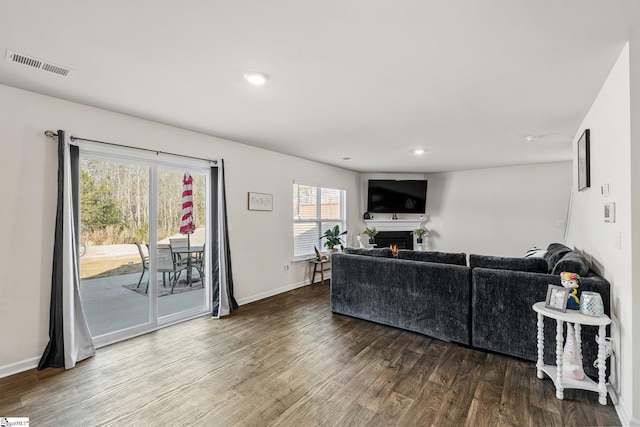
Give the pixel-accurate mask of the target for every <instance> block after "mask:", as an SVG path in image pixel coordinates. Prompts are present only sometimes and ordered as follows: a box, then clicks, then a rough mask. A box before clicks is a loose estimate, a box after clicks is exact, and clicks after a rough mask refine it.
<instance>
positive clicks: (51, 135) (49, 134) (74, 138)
mask: <svg viewBox="0 0 640 427" xmlns="http://www.w3.org/2000/svg"><path fill="white" fill-rule="evenodd" d="M44 134H45V135H46V136H47V137H49V138H57V137H58V134H57V133H56V132H54V131H51V130H46V131H45V132H44ZM69 139H70V140H71V141H87V142H96V143H98V144H106V145H111V146H113V147H121V148H129V149H133V150H140V151H147V152H149V153H156V155H158V154H168V155H170V156H178V157H186V158H188V159H195V160H204V161H206V162H213V163H215V164H216V165H217V164H218V161H217V160H211V159H204V158H202V157H195V156H186V155H184V154H175V153H168V152H166V151H158V150H150V149H148V148H138V147H129V146H127V145H122V144H115V143H113V142H105V141H97V140H95V139H87V138H79V137H77V136H73V135H71V136H70V137H69Z"/></svg>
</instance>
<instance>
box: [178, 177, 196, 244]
mask: <svg viewBox="0 0 640 427" xmlns="http://www.w3.org/2000/svg"><path fill="white" fill-rule="evenodd" d="M192 184H193V178H192V177H191V174H189V172H185V174H184V179H183V180H182V220H181V221H180V234H191V233H193V232H194V230H195V229H196V226H195V223H194V222H193V192H192Z"/></svg>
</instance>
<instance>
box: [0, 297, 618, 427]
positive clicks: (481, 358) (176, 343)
mask: <svg viewBox="0 0 640 427" xmlns="http://www.w3.org/2000/svg"><path fill="white" fill-rule="evenodd" d="M328 290H329V288H328V286H327V285H324V286H323V285H313V286H307V287H304V288H301V289H297V290H294V291H291V292H288V293H285V294H281V295H278V296H275V297H272V298H269V299H266V300H262V301H258V302H255V303H252V304H248V305H245V306H242V307H241V308H240V310H238V311H236V312H235V313H234V314H233V315H232V316H229V317H227V318H224V319H222V320H213V319H211V318H208V317H203V318H199V319H196V320H192V321H189V322H185V323H182V324H179V325H175V326H172V327H169V328H166V329H163V330H160V331H157V332H154V333H151V334H148V335H145V336H142V337H139V338H135V339H132V340H129V341H125V342H121V343H118V344H115V345H112V346H109V347H105V348H102V349H100V350H98V353H97V355H96V356H95V357H93V358H91V359H89V360H87V361H84V362H81V363H80V364H79V365H78V366H77V367H76V368H75V369H72V370H69V371H66V372H65V371H63V370H61V369H46V370H44V371H40V372H38V371H36V370H32V371H28V372H24V373H21V374H18V375H13V376H11V377H7V378H4V379H0V416H14V417H29V418H30V422H31V425H32V426H54V425H55V426H83V427H84V426H97V425H113V426H116V425H117V426H123V425H124V426H228V425H234V426H235V425H238V426H265V425H269V426H276V425H278V426H333V425H337V426H431V425H434V426H485V425H486V426H507V425H509V426H528V425H531V426H554V425H558V426H561V425H581V426H582V425H620V421H619V419H618V417H617V415H616V412H615V409H614V408H613V406H612V405H611V403H609V404H608V405H607V406H601V405H599V404H598V399H597V394H596V393H592V392H583V391H575V390H568V391H565V400H564V401H560V400H557V399H556V398H555V392H554V387H553V384H552V382H551V381H550V380H548V379H545V380H538V379H537V378H536V372H535V365H534V364H533V363H531V362H524V361H521V360H517V359H513V358H509V357H505V356H500V355H496V354H488V353H483V352H479V351H475V350H472V349H469V348H464V347H460V346H458V345H455V344H449V343H445V342H442V341H438V340H435V339H431V338H428V337H425V336H422V335H418V334H414V333H411V332H406V331H401V330H398V329H394V328H390V327H385V326H381V325H377V324H374V323H370V322H366V321H362V320H358V319H353V318H349V317H346V316H339V315H333V314H331V312H330V311H329V292H328Z"/></svg>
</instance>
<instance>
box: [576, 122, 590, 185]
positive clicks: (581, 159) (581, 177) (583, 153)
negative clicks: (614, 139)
mask: <svg viewBox="0 0 640 427" xmlns="http://www.w3.org/2000/svg"><path fill="white" fill-rule="evenodd" d="M590 133H591V132H590V131H589V129H585V131H584V133H583V134H582V136H581V137H580V139H579V140H578V191H582V190H584V189H586V188H589V187H591V168H590V165H589V163H590V161H591V147H590V145H591V141H590V139H591V138H590Z"/></svg>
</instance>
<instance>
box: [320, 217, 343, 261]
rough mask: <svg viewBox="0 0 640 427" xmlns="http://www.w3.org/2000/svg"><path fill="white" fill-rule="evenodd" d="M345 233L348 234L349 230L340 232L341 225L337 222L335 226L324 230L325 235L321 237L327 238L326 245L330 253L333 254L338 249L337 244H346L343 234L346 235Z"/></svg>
mask: <svg viewBox="0 0 640 427" xmlns="http://www.w3.org/2000/svg"><path fill="white" fill-rule="evenodd" d="M345 234H347V231H346V230H345V231H342V232H340V226H339V225H337V224H336V226H335V227H333V228H330V229H328V230H327V231H325V232H324V235H323V236H322V237H321V239H326V240H327V241H326V242H324V245H325V246H326V247H327V253H328V254H332V253H333V252H335V251H337V250H338V249H337V248H336V246H342V245H343V244H344V241H343V240H342V237H341V236H344V235H345Z"/></svg>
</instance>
